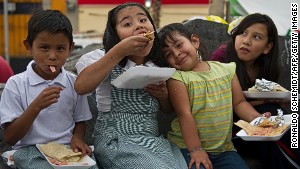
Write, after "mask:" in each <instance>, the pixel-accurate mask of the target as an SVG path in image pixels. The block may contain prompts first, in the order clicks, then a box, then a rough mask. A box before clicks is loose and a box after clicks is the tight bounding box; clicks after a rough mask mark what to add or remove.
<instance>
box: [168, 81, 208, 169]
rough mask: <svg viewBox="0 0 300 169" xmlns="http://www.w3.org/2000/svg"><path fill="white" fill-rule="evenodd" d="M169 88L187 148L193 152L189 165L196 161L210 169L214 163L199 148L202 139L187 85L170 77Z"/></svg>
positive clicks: (197, 163)
mask: <svg viewBox="0 0 300 169" xmlns="http://www.w3.org/2000/svg"><path fill="white" fill-rule="evenodd" d="M167 88H168V91H169V98H170V100H171V103H172V106H173V108H174V110H175V112H176V113H177V116H178V118H179V123H180V130H181V134H182V136H183V139H184V142H185V144H186V146H187V149H188V150H189V151H190V152H191V161H190V162H189V167H192V165H193V164H194V163H195V165H196V167H197V168H199V165H200V164H202V165H204V166H205V168H207V169H210V168H211V166H212V165H211V161H210V160H209V157H208V154H207V153H206V152H205V151H200V150H199V148H201V147H202V145H201V140H200V138H199V136H198V131H197V125H196V122H195V119H194V117H193V116H192V112H191V106H190V99H189V95H188V93H187V90H186V87H185V85H184V84H183V83H182V82H180V81H177V80H174V79H169V80H168V81H167Z"/></svg>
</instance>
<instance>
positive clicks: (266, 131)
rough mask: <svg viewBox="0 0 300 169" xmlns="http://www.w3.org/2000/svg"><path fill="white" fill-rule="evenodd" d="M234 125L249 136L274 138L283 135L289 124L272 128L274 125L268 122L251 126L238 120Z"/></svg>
mask: <svg viewBox="0 0 300 169" xmlns="http://www.w3.org/2000/svg"><path fill="white" fill-rule="evenodd" d="M264 121H268V120H264ZM234 124H235V125H237V126H239V127H240V128H242V129H243V130H245V132H246V133H247V134H248V135H249V136H276V135H280V134H281V133H283V132H284V131H285V130H287V129H288V127H289V124H284V125H282V126H280V127H273V126H274V125H272V124H273V123H272V122H270V121H269V122H262V123H260V124H259V125H260V126H259V125H257V126H253V125H251V124H250V123H248V122H246V121H244V120H239V121H238V122H236V123H234Z"/></svg>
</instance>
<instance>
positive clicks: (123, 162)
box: [94, 66, 187, 169]
mask: <svg viewBox="0 0 300 169" xmlns="http://www.w3.org/2000/svg"><path fill="white" fill-rule="evenodd" d="M123 71H124V70H122V68H121V67H119V66H116V67H115V68H114V69H113V71H112V72H111V74H110V76H111V80H114V79H115V78H116V77H117V76H119V75H120V74H122V73H123ZM111 99H112V108H111V111H110V112H105V113H104V112H100V113H99V116H98V119H97V121H96V125H95V151H94V153H95V157H96V158H97V160H98V161H99V162H101V165H102V166H103V167H104V168H105V169H119V168H122V169H134V168H136V169H158V168H163V169H185V168H187V165H186V162H185V160H184V158H183V156H182V154H181V152H180V150H179V149H178V148H177V147H176V146H175V145H174V144H172V143H170V142H169V141H168V140H166V139H164V138H163V137H162V136H160V134H159V130H158V123H157V112H158V111H159V103H158V100H157V99H155V98H154V97H152V96H151V95H150V94H149V93H147V92H145V90H143V89H118V88H116V87H115V86H113V85H112V86H111Z"/></svg>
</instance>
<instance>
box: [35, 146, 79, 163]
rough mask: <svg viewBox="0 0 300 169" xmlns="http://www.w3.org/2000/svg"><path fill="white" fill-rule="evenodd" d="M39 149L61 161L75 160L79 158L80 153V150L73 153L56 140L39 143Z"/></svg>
mask: <svg viewBox="0 0 300 169" xmlns="http://www.w3.org/2000/svg"><path fill="white" fill-rule="evenodd" d="M40 149H41V150H42V151H43V153H44V154H45V155H46V156H48V157H51V158H53V159H56V160H58V161H61V162H77V161H79V160H80V159H81V154H82V153H81V152H77V153H75V152H73V150H72V149H69V148H67V147H66V146H65V145H63V144H59V143H56V142H50V143H47V144H41V145H40Z"/></svg>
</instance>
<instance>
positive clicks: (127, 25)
mask: <svg viewBox="0 0 300 169" xmlns="http://www.w3.org/2000/svg"><path fill="white" fill-rule="evenodd" d="M131 25H132V23H131V22H127V23H125V24H124V27H129V26H131Z"/></svg>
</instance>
